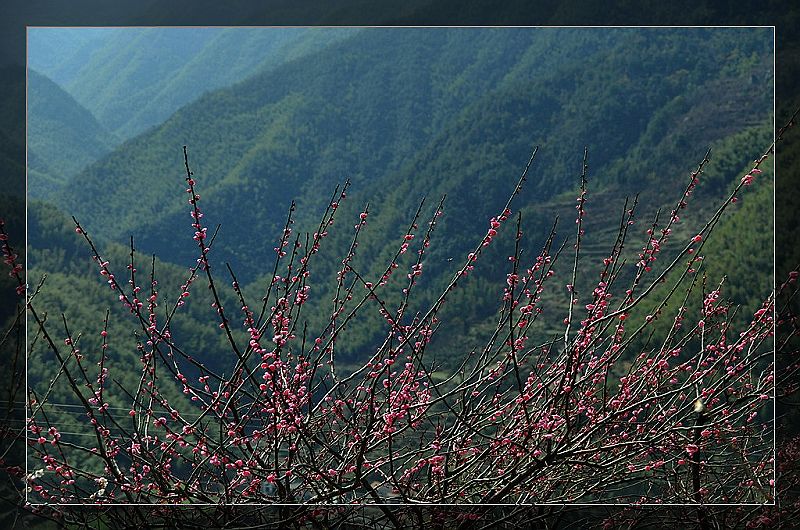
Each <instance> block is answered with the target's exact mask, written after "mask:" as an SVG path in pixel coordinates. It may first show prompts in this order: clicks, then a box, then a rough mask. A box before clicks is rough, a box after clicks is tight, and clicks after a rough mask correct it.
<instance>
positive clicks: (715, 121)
mask: <svg viewBox="0 0 800 530" xmlns="http://www.w3.org/2000/svg"><path fill="white" fill-rule="evenodd" d="M769 37H770V34H769V32H768V31H763V32H760V33H759V32H752V31H751V30H742V29H728V30H713V31H712V30H653V29H649V30H648V29H641V30H615V31H608V30H603V31H587V30H546V31H542V30H531V29H524V28H522V29H493V30H492V29H486V30H475V29H450V30H430V29H399V28H395V29H389V30H387V29H383V30H379V29H364V30H362V31H360V32H358V33H357V34H356V35H352V36H350V38H347V39H344V40H341V41H340V42H338V43H335V44H332V45H329V46H327V47H323V49H321V50H320V51H319V52H316V53H309V54H306V55H303V56H301V57H298V58H296V59H294V60H289V61H287V62H285V63H284V64H282V65H281V66H279V67H277V68H275V69H274V70H270V71H265V72H263V73H261V74H258V75H255V76H253V77H251V78H249V79H247V80H246V81H244V82H242V83H239V84H237V85H235V86H233V87H230V88H226V89H222V90H218V91H215V92H211V93H208V94H205V95H204V96H202V97H201V98H200V99H199V100H197V101H196V102H194V103H192V104H190V105H188V106H186V107H184V108H182V109H180V110H179V111H178V112H176V113H175V114H174V115H173V116H171V117H170V118H169V119H168V120H166V121H165V122H164V123H163V124H162V125H161V126H159V127H157V128H155V129H153V130H151V131H148V132H147V133H145V134H143V135H141V136H138V137H136V138H133V139H131V140H129V141H127V142H125V143H124V144H123V145H121V146H120V147H119V148H118V149H116V150H115V151H114V152H112V153H111V154H110V155H109V156H107V157H106V158H104V159H103V160H101V161H100V162H97V163H95V164H93V165H92V166H90V167H89V168H87V169H86V170H85V171H83V172H81V173H80V174H78V175H76V176H75V177H74V178H73V179H72V181H71V183H70V185H69V186H67V187H66V189H65V193H64V194H63V196H62V200H61V202H60V207H62V208H63V209H64V210H65V211H66V212H69V213H75V214H76V215H77V216H78V218H79V219H80V220H81V222H82V223H83V224H84V225H85V226H86V227H87V228H88V229H89V231H90V232H91V233H92V234H94V235H95V237H96V238H98V240H102V239H105V240H106V241H111V240H114V241H118V242H121V243H124V242H125V241H127V238H128V234H135V236H136V241H137V248H139V249H140V250H141V251H143V252H155V253H157V254H158V255H159V256H160V257H161V258H162V259H164V260H166V261H170V262H173V263H176V264H180V265H184V266H185V265H187V264H192V263H194V261H195V258H196V255H195V254H196V247H195V246H194V245H193V242H192V241H191V235H192V232H193V229H192V228H191V227H190V219H189V216H188V214H187V208H186V196H185V193H184V188H185V183H184V181H183V179H184V176H185V174H184V170H183V158H182V151H181V146H183V145H188V146H189V152H190V162H191V165H192V169H193V170H194V172H195V177H196V180H197V183H198V192H199V193H200V194H201V196H202V200H201V204H200V205H201V207H202V209H203V211H205V212H206V217H205V221H206V222H207V223H208V226H210V227H212V228H213V227H214V226H215V225H216V224H217V223H221V225H222V230H221V232H220V235H219V238H218V240H217V242H216V243H215V250H214V253H213V255H214V259H215V260H218V262H221V261H223V260H224V261H229V262H231V264H232V265H233V266H234V268H235V270H236V271H237V273H238V274H239V276H240V280H242V281H245V282H249V281H251V280H254V279H257V278H259V276H260V274H263V273H265V272H267V271H271V268H272V263H273V260H274V252H273V251H272V247H273V246H274V244H275V240H276V238H277V236H278V233H279V230H280V229H281V228H282V226H283V222H284V219H285V212H286V209H287V208H288V205H289V202H290V201H291V200H292V199H297V201H298V206H299V212H298V222H297V224H296V226H295V228H296V230H297V231H298V232H299V233H301V234H302V233H303V231H304V230H308V231H313V230H314V225H313V224H312V219H314V218H315V216H316V215H317V214H318V213H319V212H320V211H321V209H322V208H324V207H325V206H326V205H327V197H328V195H329V193H330V191H331V190H332V189H333V187H334V185H335V183H336V182H339V181H341V180H342V179H343V178H345V177H350V178H351V179H352V181H353V193H351V196H350V198H349V199H348V201H347V203H346V204H345V206H343V209H342V211H341V212H340V217H342V218H343V221H340V225H341V226H337V229H336V230H334V231H333V233H332V234H331V239H330V241H328V244H327V246H328V250H326V251H324V252H323V254H322V255H321V256H320V259H319V260H318V262H317V268H316V271H317V272H316V273H315V274H316V275H317V276H315V277H316V278H318V281H320V282H325V281H326V280H327V279H330V278H331V277H333V275H334V274H335V268H336V267H337V264H338V263H340V261H341V257H342V252H344V251H345V250H346V248H347V244H348V242H349V238H350V237H351V236H352V231H351V230H348V226H350V225H351V222H350V220H353V219H355V218H356V217H357V212H358V209H360V208H362V207H363V205H364V203H365V202H366V201H370V204H371V206H370V211H371V214H370V221H369V229H368V230H367V231H366V233H365V234H364V236H363V237H362V239H361V244H360V246H359V251H358V257H357V260H358V261H357V266H358V267H359V269H360V270H362V271H363V272H364V273H365V274H368V275H370V276H373V275H374V274H375V272H376V271H377V270H378V269H379V268H380V267H381V266H382V265H383V264H384V263H385V258H387V257H388V256H389V254H390V253H391V252H392V249H394V248H396V242H397V239H398V238H399V237H400V236H401V235H402V232H403V230H404V228H405V226H406V224H407V223H408V222H409V220H410V215H411V214H412V213H413V211H414V209H415V208H416V204H417V202H418V201H419V199H420V197H422V196H423V195H429V196H430V197H431V199H430V200H429V208H432V207H433V204H431V203H430V201H433V200H435V199H436V198H438V196H439V195H440V194H444V193H446V194H447V195H448V199H447V203H446V205H445V216H444V217H443V218H442V221H441V224H440V226H439V228H438V229H437V240H436V245H435V246H434V247H432V249H431V250H430V253H429V258H428V262H426V275H425V276H424V280H423V291H424V292H423V294H422V297H421V298H420V301H419V303H420V304H424V303H425V302H426V299H427V298H426V297H428V296H431V295H432V294H433V293H434V292H435V289H433V287H435V286H436V285H438V284H440V283H441V281H443V279H444V278H446V277H447V276H448V275H449V274H451V273H452V270H450V269H451V268H452V267H451V266H450V265H449V263H450V262H449V258H450V257H453V256H463V255H464V254H465V253H466V252H467V251H468V249H469V248H470V247H471V246H472V245H474V243H475V241H476V238H479V237H480V236H481V235H482V234H483V233H485V230H486V228H487V226H488V224H487V223H488V219H489V217H491V216H492V215H494V214H496V213H497V208H498V207H499V206H500V205H501V204H502V201H503V200H504V199H505V197H506V196H507V195H508V193H509V191H510V189H511V187H512V186H513V183H514V182H515V181H516V178H517V176H518V175H519V172H520V171H521V169H522V167H523V165H524V163H525V161H527V158H528V155H529V153H530V150H531V148H532V146H533V145H534V144H539V145H541V149H540V154H539V155H538V156H537V160H536V161H535V163H534V166H533V170H532V172H531V175H530V177H529V182H528V184H527V186H526V189H525V192H524V193H523V195H522V196H521V197H520V199H519V200H520V203H519V207H520V209H521V210H522V211H523V216H524V219H525V231H526V234H528V236H526V237H529V238H530V239H526V243H525V245H526V248H529V250H528V252H535V251H536V250H535V249H536V247H537V246H538V245H540V244H541V242H542V239H543V237H544V231H545V229H546V226H548V225H549V223H550V222H551V221H552V217H553V216H554V215H555V214H558V213H561V214H562V216H563V215H567V217H566V218H567V219H570V217H569V216H574V189H575V186H576V183H577V176H578V174H579V172H580V162H581V156H582V153H583V147H584V145H588V147H589V149H590V158H589V160H590V183H591V189H592V191H593V193H594V195H593V196H592V197H593V206H592V208H593V214H594V216H593V217H592V219H593V220H592V221H591V224H590V225H589V227H590V228H591V231H592V233H593V234H594V235H598V234H599V235H601V236H602V237H609V236H610V232H611V229H612V228H613V226H611V224H612V223H609V219H613V218H616V216H617V215H618V212H619V208H621V205H622V202H623V200H624V196H625V195H626V194H631V193H633V192H636V191H642V190H644V191H645V192H646V195H647V198H648V204H649V207H650V209H651V211H652V210H653V209H655V207H658V206H663V205H665V203H666V201H667V200H672V198H673V197H674V196H675V195H674V193H675V192H677V190H678V188H679V187H680V186H681V185H682V184H683V183H684V182H685V177H686V175H687V174H688V172H689V171H690V170H691V169H693V168H694V167H695V166H696V164H697V162H698V161H699V160H700V159H701V158H702V156H703V154H704V153H705V150H706V148H707V147H708V146H709V145H711V144H715V145H717V144H719V145H722V144H724V143H725V141H726V140H727V139H729V138H731V137H733V136H735V135H737V134H740V133H742V132H743V131H749V130H752V129H753V128H754V127H755V128H757V127H763V126H764V124H767V128H769V127H768V125H769V123H770V120H771V116H770V112H771V94H772V76H771V70H770V65H771V54H772V49H771V39H770V38H769ZM742 138H745V139H740V140H738V142H739V143H737V144H736V145H737V148H736V149H729V150H728V151H729V153H732V154H728V155H725V157H724V158H725V160H727V162H726V163H725V164H726V165H724V167H728V168H729V169H730V168H734V169H733V170H731V171H737V172H738V171H739V170H740V169H741V167H743V165H744V164H746V162H747V161H748V160H752V158H753V157H754V156H755V155H757V154H758V150H760V149H762V148H763V147H764V146H763V145H761V144H762V143H763V142H762V141H761V140H755V139H754V138H757V136H745V137H742ZM747 138H751V139H750V140H747ZM758 138H760V137H758ZM755 144H758V145H755ZM735 178H736V175H731V174H728V173H727V172H722V173H720V174H718V175H717V176H715V177H713V178H711V179H710V180H709V183H708V185H707V187H706V191H705V192H704V193H708V194H711V195H714V194H719V193H721V192H722V191H723V190H724V189H725V188H726V187H727V186H728V185H729V183H730V182H731V181H732V180H731V179H735ZM648 190H649V191H648ZM567 224H569V222H568V223H567ZM589 227H587V231H588V230H589ZM682 229H683V228H682ZM685 229H686V230H689V229H690V227H689V226H688V225H687V227H686V228H685ZM566 230H567V233H571V232H572V228H571V227H567V228H566ZM43 235H46V234H43ZM182 239H184V240H185V242H184V243H182V242H181V241H182ZM498 243H502V241H499V242H498ZM604 244H606V240H605V239H602V238H601V240H600V241H599V242H597V243H596V246H595V248H588V249H587V251H588V252H589V253H590V255H592V256H595V257H598V256H601V252H602V251H603V250H604V249H603V248H602V245H604ZM34 245H39V246H46V241H39V242H36V241H34ZM507 252H508V249H507V248H502V246H501V245H498V246H496V247H495V246H493V247H492V248H490V249H489V255H488V257H487V259H486V265H484V266H483V267H482V272H480V273H479V274H478V275H477V276H478V277H477V278H475V279H473V280H472V282H473V283H470V285H471V286H472V287H466V288H464V289H461V290H460V294H459V295H458V296H457V297H456V298H457V299H458V300H460V302H458V303H455V304H454V307H457V308H458V311H459V312H460V315H459V318H461V321H462V323H463V326H465V328H464V329H473V328H475V326H476V325H477V323H478V322H480V321H481V320H482V319H483V318H484V317H486V316H487V315H488V314H490V313H491V311H492V310H493V308H495V307H496V302H497V298H496V295H497V293H495V292H494V290H486V286H487V285H495V284H496V280H498V279H500V280H501V281H502V279H503V278H504V274H505V272H506V271H505V268H504V267H505V266H504V263H506V260H505V255H504V254H503V253H507ZM501 258H502V259H501ZM487 279H488V280H492V282H494V283H486V280H487ZM262 283H263V281H262ZM756 283H757V282H753V283H752V285H753V286H755V284H756ZM317 285H319V284H317ZM753 288H754V289H755V287H753ZM315 289H316V291H315V296H316V297H318V298H317V299H318V300H327V299H329V298H330V297H329V294H330V293H328V292H327V291H326V287H325V286H318V287H315ZM553 303H554V304H557V303H563V300H560V299H559V300H556V299H555V298H554V300H553ZM324 310H325V309H324V308H321V309H320V310H319V311H320V312H319V314H318V315H317V317H319V318H322V313H323V312H324ZM313 321H314V316H313V315H312V324H313ZM317 323H319V322H318V321H317ZM359 329H360V331H357V332H354V333H356V336H353V337H350V338H349V339H348V342H347V344H348V346H347V349H348V351H349V352H350V353H354V352H356V351H359V348H361V347H362V346H364V345H368V344H369V343H370V341H371V340H373V337H372V336H371V333H373V332H374V329H373V328H372V327H370V326H369V325H364V326H361V327H360V328H359ZM370 330H372V331H370Z"/></svg>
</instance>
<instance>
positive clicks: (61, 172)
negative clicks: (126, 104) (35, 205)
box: [28, 70, 118, 198]
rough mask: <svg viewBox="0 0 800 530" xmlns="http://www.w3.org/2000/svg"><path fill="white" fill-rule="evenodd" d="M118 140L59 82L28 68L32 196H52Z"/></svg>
mask: <svg viewBox="0 0 800 530" xmlns="http://www.w3.org/2000/svg"><path fill="white" fill-rule="evenodd" d="M117 143H118V142H117V141H116V139H115V138H114V136H113V135H111V134H110V133H109V132H108V131H106V130H105V129H104V128H103V126H102V125H100V124H99V123H98V122H97V120H96V119H95V118H94V116H92V114H91V113H90V112H89V111H88V110H86V109H85V108H83V107H82V106H80V104H78V103H77V102H76V101H75V100H74V99H73V98H72V97H71V96H70V95H69V94H67V93H66V92H64V91H63V90H62V89H61V88H60V87H59V86H58V85H57V84H55V83H53V82H52V81H51V80H49V79H48V78H47V77H45V76H43V75H40V74H39V73H37V72H35V71H34V70H28V171H29V172H30V174H29V179H28V182H29V185H28V194H29V196H30V197H35V198H44V197H53V196H55V194H56V193H57V192H58V191H59V189H60V188H61V186H63V185H64V184H66V183H67V181H68V180H69V179H70V178H71V177H73V176H75V174H77V173H78V172H79V171H81V170H82V169H83V168H84V167H85V166H86V165H88V164H90V163H91V162H94V161H95V160H98V159H99V158H101V157H102V156H103V155H105V154H106V153H108V152H109V151H111V149H112V147H113V146H114V145H116V144H117Z"/></svg>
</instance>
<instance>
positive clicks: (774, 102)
mask: <svg viewBox="0 0 800 530" xmlns="http://www.w3.org/2000/svg"><path fill="white" fill-rule="evenodd" d="M31 28H34V29H151V28H160V29H164V28H170V29H182V28H186V29H192V28H194V29H199V28H209V29H211V28H215V29H233V28H237V29H248V28H260V29H289V28H294V29H298V28H300V29H308V28H323V29H342V30H345V29H393V28H398V29H619V30H626V29H643V28H646V29H768V28H771V29H772V140H773V145H774V146H775V147H774V152H773V155H772V167H773V172H772V179H773V189H772V280H773V281H772V292H773V321H772V325H773V347H772V357H773V363H772V364H773V370H772V372H773V388H772V403H773V407H772V417H773V419H772V425H773V428H772V452H773V466H772V474H773V480H774V486H773V487H772V494H773V501H772V502H771V503H738V504H737V503H702V504H697V503H685V504H673V503H621V502H617V503H608V502H602V503H580V502H576V503H569V504H567V503H563V502H561V503H552V502H551V503H536V504H518V503H489V504H482V503H463V504H456V503H413V504H403V503H368V504H367V503H359V504H355V503H345V502H341V503H314V504H310V503H232V504H219V503H192V504H169V503H135V504H134V503H31V502H29V499H28V495H29V492H28V491H27V490H26V492H25V501H26V504H28V505H30V506H37V507H38V506H81V507H85V508H88V507H92V506H96V507H98V508H105V507H113V506H122V507H131V506H158V507H165V508H166V507H173V506H175V507H189V506H208V507H212V506H213V507H218V506H247V507H257V506H339V507H347V506H352V507H362V508H369V507H372V506H376V507H377V506H388V507H407V506H423V507H424V506H457V507H460V508H468V507H470V506H514V507H518V508H524V507H534V506H591V507H593V506H613V507H634V508H636V507H650V506H652V507H660V508H672V507H678V506H731V507H734V506H777V497H778V496H777V492H778V476H777V466H778V462H777V460H778V453H777V435H776V428H777V406H776V405H777V394H776V393H777V360H778V359H777V298H776V297H777V284H776V283H775V282H776V280H777V272H776V270H777V245H776V242H777V237H776V234H777V216H776V190H777V176H778V165H777V159H778V157H777V153H778V146H777V143H775V139H776V136H775V135H776V133H775V124H776V120H777V91H776V86H777V40H776V26H774V25H772V26H732V25H725V26H683V25H676V26H652V25H648V26H602V25H599V26H472V25H465V26H444V25H441V26H370V25H364V26H358V25H354V26H302V25H287V26H272V25H265V26H202V25H195V26H175V25H166V26H31V25H26V26H25V281H26V282H27V280H28V127H27V125H28V69H29V66H28V39H29V30H30V29H31ZM221 88H224V87H221ZM26 286H27V283H26ZM26 297H27V292H26ZM26 301H27V300H26ZM28 346H29V342H28V312H27V308H26V311H25V353H26V354H25V432H26V438H24V439H25V475H26V476H27V475H28V443H27V430H28V420H29V418H28V395H29V394H28V355H27V353H28ZM26 487H27V481H26Z"/></svg>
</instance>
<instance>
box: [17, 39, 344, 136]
mask: <svg viewBox="0 0 800 530" xmlns="http://www.w3.org/2000/svg"><path fill="white" fill-rule="evenodd" d="M355 31H357V30H343V31H331V30H328V29H325V28H319V29H310V28H281V29H279V30H276V31H264V30H262V29H260V28H213V27H208V28H92V29H90V30H85V29H84V28H32V29H31V32H30V36H29V42H30V43H31V55H32V56H35V57H36V59H34V60H32V61H31V67H32V68H39V69H41V71H42V72H43V73H44V74H45V75H48V76H51V77H52V78H53V79H55V80H57V82H58V83H59V84H61V86H63V87H64V88H65V89H66V90H67V92H69V93H70V94H72V95H73V96H74V97H75V99H76V100H77V101H78V102H79V103H81V104H82V105H84V106H85V107H86V108H87V109H89V110H90V111H91V112H92V113H93V114H94V115H95V116H97V118H98V120H99V121H100V123H102V124H103V125H104V126H105V127H107V128H108V129H109V130H111V131H113V132H114V134H116V135H118V136H120V137H121V138H123V139H125V138H130V137H133V136H135V135H136V134H138V133H140V132H142V131H144V130H146V129H147V128H149V127H152V126H154V125H158V124H160V123H161V122H162V121H164V120H165V119H166V118H167V117H168V116H169V115H170V114H172V113H173V112H175V111H176V110H177V109H178V108H180V107H181V106H183V105H185V104H187V103H189V102H191V101H193V100H194V99H196V98H197V97H199V96H200V95H202V94H203V93H204V92H207V91H210V90H214V89H216V88H220V87H224V86H229V85H232V84H234V83H236V82H237V81H240V80H241V79H244V78H245V77H247V76H249V75H251V74H252V73H254V72H256V71H258V70H265V69H270V68H273V67H275V66H276V65H279V64H281V63H283V62H285V61H287V60H291V59H292V58H294V57H297V56H301V55H304V54H308V53H312V52H314V51H315V50H317V49H320V48H324V47H325V46H327V45H329V44H330V43H331V42H332V41H335V40H337V39H340V38H344V37H346V36H347V35H349V34H351V33H354V32H355ZM55 57H58V58H60V59H61V60H59V61H56V60H54V58H55Z"/></svg>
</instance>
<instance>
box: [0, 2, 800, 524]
mask: <svg viewBox="0 0 800 530" xmlns="http://www.w3.org/2000/svg"><path fill="white" fill-rule="evenodd" d="M798 21H800V14H798V9H796V8H792V7H791V3H790V2H782V1H766V2H757V1H754V0H744V1H731V0H728V1H705V2H703V1H687V0H679V1H674V2H665V1H663V0H656V1H653V0H649V1H645V2H631V1H626V0H621V1H616V2H598V1H571V2H565V1H558V0H544V1H540V2H532V1H531V2H529V1H522V0H508V1H505V2H490V1H482V0H443V1H438V2H437V1H432V0H406V1H390V2H380V3H378V2H373V1H367V0H344V1H338V2H331V1H320V0H313V1H308V2H298V1H292V0H271V1H267V2H255V1H243V0H236V1H228V2H219V1H215V2H207V1H203V2H196V1H195V2H190V1H186V0H181V1H170V2H158V1H155V0H146V1H130V0H125V1H116V2H109V1H107V0H92V1H83V0H73V1H69V2H66V1H56V0H48V1H19V0H13V1H4V2H2V4H0V217H2V218H4V219H6V221H7V223H8V224H9V226H10V227H11V231H12V237H13V236H14V235H15V234H16V235H17V236H19V237H15V238H14V239H16V240H17V241H21V240H22V239H21V236H22V234H23V231H22V230H21V227H22V226H24V219H25V213H24V206H25V203H24V195H25V194H24V190H25V187H24V186H25V174H24V167H25V92H24V90H20V89H19V87H24V78H25V31H26V30H25V28H26V26H27V25H36V26H42V25H52V26H106V25H108V26H131V25H145V26H147V25H221V26H224V25H543V26H561V25H577V26H582V25H612V26H616V25H620V26H632V25H658V26H664V25H681V26H683V25H687V26H705V25H714V26H716V25H735V26H739V25H755V26H771V25H775V26H776V27H777V30H776V36H777V43H776V44H777V46H776V49H777V53H776V56H777V59H776V61H777V70H776V96H777V104H776V106H777V108H776V123H777V124H778V125H779V126H780V125H782V124H784V123H785V122H786V121H787V120H788V118H789V117H790V116H791V115H792V112H793V111H794V110H795V108H796V107H798V106H800V91H798V90H797V87H798V80H800V75H798V74H800V47H799V46H800V39H798V31H797V29H798ZM794 136H797V135H796V134H795V135H793V136H792V138H793V137H794ZM798 151H800V143H798V142H796V141H792V140H791V138H790V139H789V140H788V141H787V142H786V143H785V144H779V146H778V150H777V162H776V164H777V182H776V242H777V245H776V260H777V269H778V270H787V269H789V268H794V267H795V266H796V265H798V264H800V250H798V245H797V244H796V241H797V237H796V236H798V219H797V215H798V212H797V208H796V205H795V202H796V201H797V199H796V197H797V196H798V193H797V192H798V175H797V171H796V170H795V168H796V167H797V163H796V161H797V160H798V159H799V158H798ZM778 281H781V279H780V278H778ZM0 297H1V298H0V300H2V306H1V307H0V314H2V316H5V315H7V314H9V313H11V312H13V311H14V308H13V306H14V305H15V304H16V302H17V300H16V299H15V297H14V295H13V293H9V292H3V293H0ZM9 464H10V462H6V465H9ZM14 502H15V500H14V499H6V500H5V503H4V506H3V507H1V508H0V512H5V511H6V510H7V509H8V508H10V507H11V506H12V505H13V503H14ZM9 503H11V504H9ZM688 510H690V509H689V508H687V511H688ZM495 515H496V514H495ZM3 520H4V521H14V519H13V518H11V519H6V518H3ZM567 520H569V517H568V518H567V519H564V520H563V521H567ZM784 523H785V524H787V525H791V524H792V523H790V522H788V521H785V522H784ZM4 524H5V523H4ZM12 524H14V525H17V524H19V525H20V527H21V525H22V524H23V521H22V520H17V521H16V522H15V523H12ZM558 524H559V523H558V522H556V525H558Z"/></svg>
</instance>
